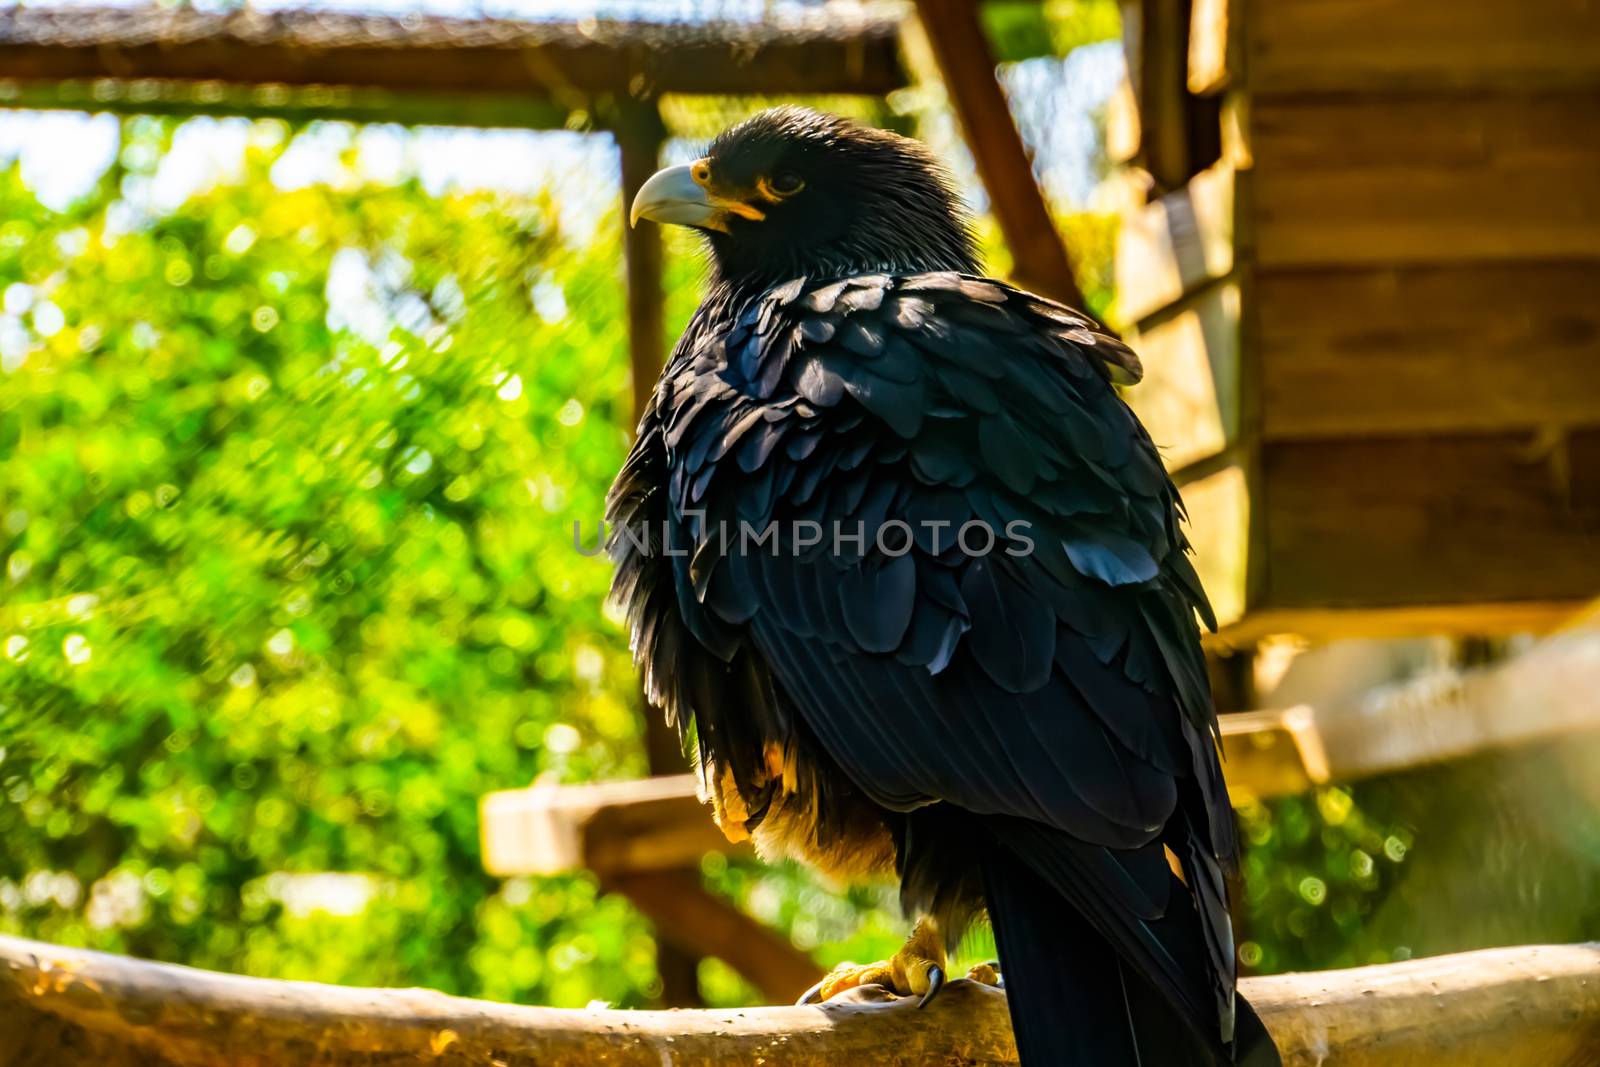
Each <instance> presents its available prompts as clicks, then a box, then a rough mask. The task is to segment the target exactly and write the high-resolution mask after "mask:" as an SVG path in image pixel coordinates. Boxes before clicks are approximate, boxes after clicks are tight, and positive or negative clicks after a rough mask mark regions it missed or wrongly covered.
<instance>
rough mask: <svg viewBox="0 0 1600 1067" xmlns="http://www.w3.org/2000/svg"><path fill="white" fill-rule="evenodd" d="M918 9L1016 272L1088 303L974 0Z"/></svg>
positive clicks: (1057, 294)
mask: <svg viewBox="0 0 1600 1067" xmlns="http://www.w3.org/2000/svg"><path fill="white" fill-rule="evenodd" d="M917 14H918V15H919V16H920V19H921V22H922V28H923V31H924V32H925V34H926V36H927V41H928V45H929V47H930V49H931V51H932V52H933V55H934V58H935V59H936V60H937V62H938V65H939V70H940V73H941V75H942V77H943V80H944V84H945V91H946V92H947V93H948V94H949V97H950V103H951V104H952V105H953V106H954V108H955V112H956V116H957V118H958V119H959V120H960V122H961V129H962V132H963V133H964V134H965V135H966V138H967V143H968V144H969V145H971V147H972V156H973V160H974V162H976V163H977V166H978V176H979V177H980V178H982V179H983V184H984V188H985V189H987V190H988V192H989V209H990V210H991V211H993V212H994V217H995V221H996V222H998V223H999V224H1000V231H1001V233H1002V234H1003V235H1004V236H1005V240H1006V248H1008V249H1009V250H1010V252H1011V259H1012V270H1011V274H1012V277H1014V278H1015V279H1016V281H1017V283H1018V284H1019V285H1021V286H1022V287H1023V288H1025V289H1031V290H1033V291H1034V292H1036V293H1040V294H1042V295H1044V296H1048V297H1050V298H1052V299H1054V300H1059V301H1061V302H1062V303H1063V304H1066V305H1068V306H1070V307H1074V308H1078V309H1080V310H1084V309H1085V308H1084V302H1083V294H1082V292H1081V291H1080V290H1079V289H1078V283H1077V280H1076V279H1075V278H1074V277H1073V274H1072V264H1071V261H1070V260H1069V259H1068V256H1067V250H1066V246H1065V245H1064V244H1063V242H1062V240H1061V233H1060V231H1058V230H1057V229H1056V225H1055V220H1054V219H1052V218H1051V217H1050V209H1049V207H1048V205H1046V203H1045V200H1044V193H1043V191H1042V190H1040V188H1039V183H1038V182H1037V181H1035V180H1034V177H1033V162H1032V160H1030V159H1029V158H1028V151H1027V148H1026V147H1025V146H1024V145H1023V143H1022V135H1021V134H1020V133H1019V132H1018V131H1017V124H1016V121H1015V120H1014V119H1012V117H1011V108H1010V105H1009V104H1007V103H1006V98H1005V93H1004V92H1003V91H1002V90H1001V88H1000V83H999V81H998V80H997V79H996V77H995V59H994V55H993V53H992V51H991V50H990V48H989V44H988V41H987V39H986V38H985V37H984V32H983V26H982V24H981V23H980V22H979V21H978V11H977V6H976V4H975V2H974V0H917Z"/></svg>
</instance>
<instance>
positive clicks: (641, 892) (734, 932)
mask: <svg viewBox="0 0 1600 1067" xmlns="http://www.w3.org/2000/svg"><path fill="white" fill-rule="evenodd" d="M698 814H699V817H700V818H701V819H702V820H705V819H706V813H705V812H704V811H701V812H699V813H698ZM601 885H602V886H603V887H604V888H606V889H607V890H614V891H616V892H620V893H624V894H626V895H627V897H628V899H629V900H631V901H633V904H634V906H635V907H637V908H638V909H639V910H640V911H641V912H643V913H644V914H645V916H646V917H647V918H649V919H650V921H651V922H653V923H654V924H655V928H656V941H657V943H658V947H657V951H658V952H659V951H660V947H659V946H660V943H661V942H665V943H666V944H667V945H669V946H671V947H672V948H673V949H674V950H676V951H677V952H678V953H680V954H681V955H682V956H684V957H685V958H688V959H693V960H696V961H698V960H699V959H700V958H701V957H702V956H715V957H716V958H717V959H719V960H722V961H723V962H724V963H726V964H727V965H728V966H730V967H732V968H733V969H734V970H736V971H738V972H739V973H740V974H741V975H743V976H744V977H745V978H746V979H747V980H748V981H749V982H750V984H751V985H753V986H755V987H756V988H757V989H759V990H761V994H762V996H765V997H767V998H768V999H770V1000H772V1001H773V1002H774V1003H778V1004H790V1003H793V1002H794V1000H795V998H796V997H798V996H799V995H800V994H801V993H803V992H805V991H806V990H807V989H809V988H810V987H811V984H812V983H813V982H815V981H816V980H817V979H818V978H820V977H822V970H823V969H822V968H821V967H820V966H819V965H818V964H817V962H816V961H815V960H813V959H812V958H811V957H810V956H808V955H807V954H806V953H804V952H801V951H800V950H799V949H797V948H795V946H794V943H793V942H791V941H790V940H789V939H788V938H787V937H784V936H783V935H782V934H780V933H778V932H777V931H776V930H773V929H772V928H771V927H770V926H767V925H765V924H763V923H761V922H758V921H757V920H755V919H752V918H751V917H750V916H748V915H746V914H745V913H744V912H742V911H740V910H739V909H738V908H736V907H734V906H733V905H732V904H731V903H729V902H728V901H726V900H724V899H722V898H721V897H718V896H715V895H713V894H712V893H709V892H707V891H706V888H705V886H704V885H702V884H701V881H700V869H699V867H694V868H687V869H685V868H680V869H678V870H665V871H641V872H636V873H632V874H615V875H610V876H608V877H606V878H603V879H601Z"/></svg>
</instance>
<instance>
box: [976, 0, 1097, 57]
mask: <svg viewBox="0 0 1600 1067" xmlns="http://www.w3.org/2000/svg"><path fill="white" fill-rule="evenodd" d="M979 10H980V12H981V14H982V18H983V26H984V30H985V31H986V32H987V34H988V37H989V41H990V46H991V47H992V48H993V49H994V53H995V58H996V60H998V61H999V62H1002V63H1009V62H1015V61H1017V60H1022V59H1032V58H1034V57H1035V56H1064V55H1066V54H1067V53H1068V52H1070V51H1072V50H1073V49H1074V48H1080V47H1082V46H1083V45H1087V44H1098V43H1099V42H1101V41H1114V40H1116V39H1117V37H1118V36H1119V35H1120V34H1121V33H1122V14H1121V12H1120V11H1119V10H1118V8H1117V3H1116V0H1048V2H1046V3H1042V4H1041V3H1038V2H1036V0H990V2H989V3H986V4H984V5H982V7H981V8H980V9H979Z"/></svg>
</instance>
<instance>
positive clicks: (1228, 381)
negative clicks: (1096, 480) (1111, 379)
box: [1127, 284, 1240, 470]
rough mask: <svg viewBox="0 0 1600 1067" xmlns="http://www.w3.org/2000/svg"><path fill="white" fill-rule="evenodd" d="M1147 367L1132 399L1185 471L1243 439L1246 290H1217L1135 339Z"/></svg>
mask: <svg viewBox="0 0 1600 1067" xmlns="http://www.w3.org/2000/svg"><path fill="white" fill-rule="evenodd" d="M1128 343H1129V344H1130V345H1132V346H1133V349H1134V351H1136V352H1138V353H1139V358H1140V359H1141V360H1142V361H1143V363H1144V367H1145V376H1144V379H1143V380H1142V381H1141V382H1140V383H1139V384H1138V386H1137V387H1136V388H1133V389H1130V390H1128V393H1127V400H1128V404H1129V406H1131V407H1132V408H1133V410H1134V413H1135V414H1137V415H1138V416H1139V420H1140V421H1141V422H1143V423H1144V426H1145V429H1146V430H1147V431H1149V434H1150V439H1151V440H1152V441H1154V442H1155V443H1156V447H1158V448H1160V449H1161V459H1162V461H1163V462H1164V463H1166V465H1167V468H1168V469H1169V470H1180V469H1182V468H1184V467H1187V466H1189V465H1190V464H1193V463H1195V462H1197V461H1200V460H1203V459H1205V458H1206V457H1208V456H1214V455H1218V454H1220V453H1222V452H1224V451H1225V450H1227V449H1229V448H1231V447H1232V446H1233V445H1234V444H1236V443H1237V441H1238V438H1239V389H1240V382H1239V287H1238V286H1237V285H1232V284H1223V285H1217V286H1213V287H1211V288H1209V289H1207V290H1205V291H1204V292H1202V293H1200V294H1198V295H1197V296H1195V297H1194V298H1192V299H1191V300H1189V301H1188V302H1187V306H1185V307H1182V308H1179V309H1177V310H1176V311H1175V313H1174V314H1173V315H1171V317H1163V320H1162V321H1160V322H1158V323H1156V324H1155V325H1152V326H1150V327H1148V328H1146V329H1142V330H1139V331H1138V332H1137V333H1133V334H1130V335H1129V338H1128Z"/></svg>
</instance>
